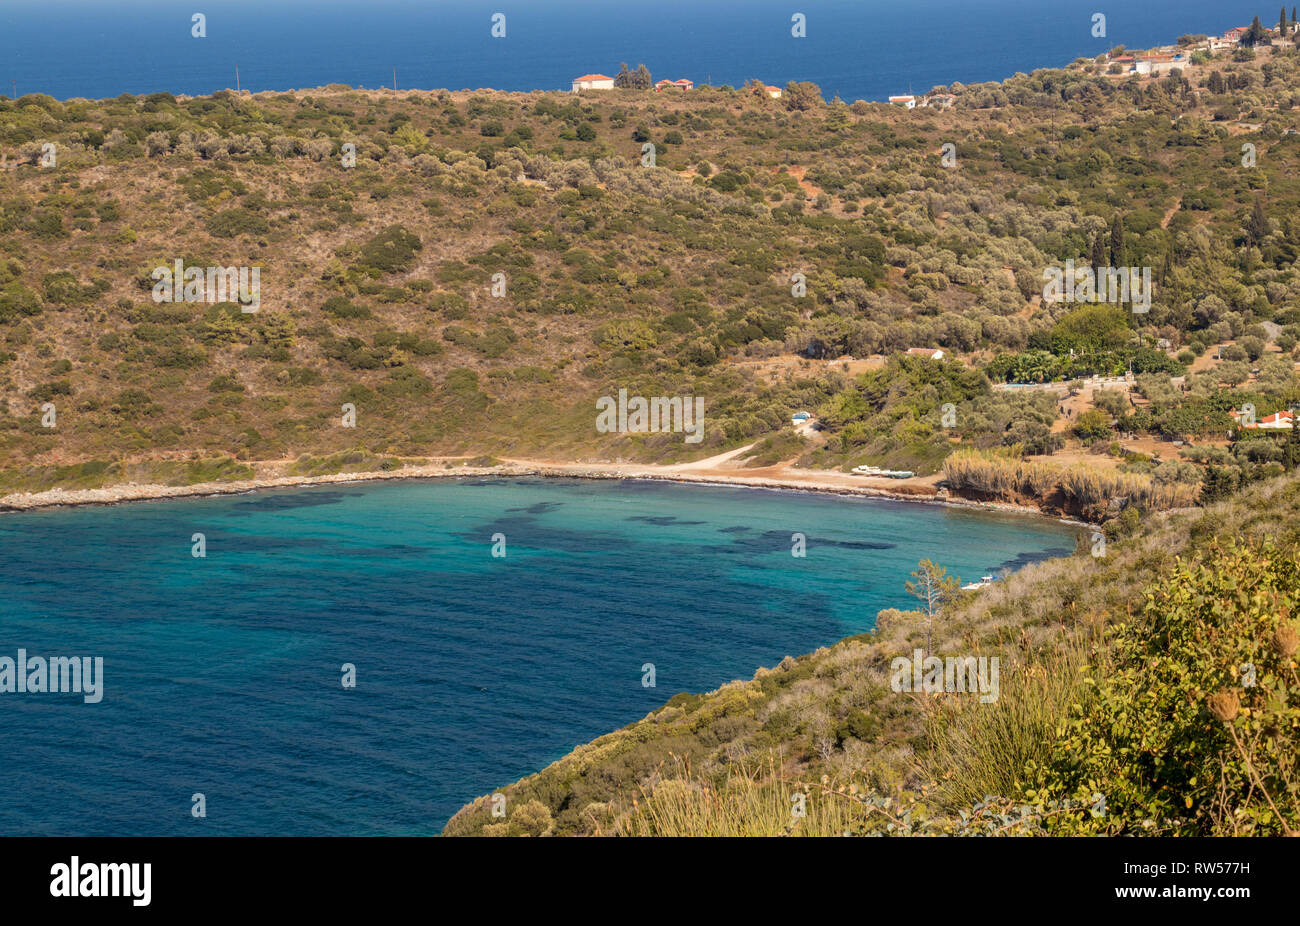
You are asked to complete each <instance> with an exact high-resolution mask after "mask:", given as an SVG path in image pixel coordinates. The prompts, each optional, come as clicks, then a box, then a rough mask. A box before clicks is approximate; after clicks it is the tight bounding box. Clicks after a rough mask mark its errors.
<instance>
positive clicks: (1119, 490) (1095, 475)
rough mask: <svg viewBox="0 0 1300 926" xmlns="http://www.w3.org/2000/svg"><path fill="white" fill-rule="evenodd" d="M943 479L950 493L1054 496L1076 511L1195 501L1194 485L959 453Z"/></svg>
mask: <svg viewBox="0 0 1300 926" xmlns="http://www.w3.org/2000/svg"><path fill="white" fill-rule="evenodd" d="M943 468H944V477H945V478H946V479H947V480H948V483H949V484H950V485H951V486H952V487H953V488H954V489H956V490H958V491H961V490H963V489H971V490H974V491H977V492H981V493H983V494H986V495H991V496H993V497H995V498H1001V499H1006V500H1013V499H1016V498H1022V497H1030V498H1037V499H1043V498H1047V497H1049V496H1051V495H1052V494H1053V493H1054V492H1056V491H1058V490H1059V491H1060V492H1061V493H1062V494H1063V495H1064V496H1065V498H1066V499H1067V500H1072V501H1075V502H1076V503H1077V504H1078V505H1079V506H1080V507H1081V508H1086V507H1090V506H1094V505H1105V504H1107V503H1109V502H1110V501H1111V500H1112V499H1120V500H1122V501H1124V502H1127V503H1130V504H1136V505H1139V506H1141V507H1143V508H1147V509H1153V510H1158V509H1165V508H1185V507H1189V506H1191V505H1192V504H1194V503H1195V501H1196V496H1197V493H1198V491H1199V486H1197V485H1191V484H1188V483H1173V484H1170V485H1161V484H1159V483H1157V482H1156V481H1155V480H1154V479H1152V478H1151V477H1150V476H1146V475H1143V474H1140V473H1121V472H1116V471H1113V470H1106V469H1099V468H1096V467H1091V466H1070V467H1065V466H1057V465H1054V464H1051V463H1042V462H1033V461H1026V460H1020V459H1016V458H1012V457H1006V456H998V455H992V454H986V453H981V452H979V451H976V450H959V451H957V452H956V453H953V454H951V455H950V456H949V457H948V458H947V459H946V460H945V461H944V464H943Z"/></svg>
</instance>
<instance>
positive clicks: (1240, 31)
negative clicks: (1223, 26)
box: [1223, 26, 1250, 45]
mask: <svg viewBox="0 0 1300 926" xmlns="http://www.w3.org/2000/svg"><path fill="white" fill-rule="evenodd" d="M1249 31H1250V27H1249V26H1237V27H1236V28H1235V29H1229V30H1228V31H1227V32H1225V33H1223V40H1224V41H1225V42H1231V43H1233V44H1234V45H1235V44H1237V43H1239V42H1240V41H1241V38H1242V36H1244V35H1245V34H1246V33H1247V32H1249Z"/></svg>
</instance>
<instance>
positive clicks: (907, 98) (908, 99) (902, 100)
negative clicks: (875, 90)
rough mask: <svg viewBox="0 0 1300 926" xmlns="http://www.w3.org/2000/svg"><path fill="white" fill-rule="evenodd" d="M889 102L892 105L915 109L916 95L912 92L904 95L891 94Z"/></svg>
mask: <svg viewBox="0 0 1300 926" xmlns="http://www.w3.org/2000/svg"><path fill="white" fill-rule="evenodd" d="M889 103H890V105H891V106H901V107H903V108H904V109H915V108H916V97H914V96H912V95H911V94H910V93H909V94H906V95H904V96H891V97H890V98H889Z"/></svg>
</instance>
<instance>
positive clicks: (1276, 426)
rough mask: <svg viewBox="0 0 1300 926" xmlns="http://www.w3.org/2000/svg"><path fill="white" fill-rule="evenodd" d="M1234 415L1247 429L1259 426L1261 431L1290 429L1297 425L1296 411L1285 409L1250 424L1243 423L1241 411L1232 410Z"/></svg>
mask: <svg viewBox="0 0 1300 926" xmlns="http://www.w3.org/2000/svg"><path fill="white" fill-rule="evenodd" d="M1232 417H1233V418H1235V419H1237V422H1238V424H1240V425H1241V427H1242V428H1244V429H1246V430H1251V429H1255V428H1258V429H1259V430H1261V431H1290V430H1291V429H1292V428H1293V427H1295V413H1294V412H1290V411H1285V410H1284V411H1280V412H1274V413H1273V414H1271V415H1265V416H1264V417H1263V418H1261V419H1259V420H1258V421H1254V422H1250V423H1249V424H1241V417H1242V416H1241V412H1238V411H1234V412H1232Z"/></svg>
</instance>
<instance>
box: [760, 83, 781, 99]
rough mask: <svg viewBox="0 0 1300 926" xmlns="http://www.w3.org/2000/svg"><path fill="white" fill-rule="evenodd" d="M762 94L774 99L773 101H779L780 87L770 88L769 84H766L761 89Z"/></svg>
mask: <svg viewBox="0 0 1300 926" xmlns="http://www.w3.org/2000/svg"><path fill="white" fill-rule="evenodd" d="M763 92H764V93H766V94H767V95H768V96H770V97H771V98H772V99H774V100H779V99H781V88H780V87H774V86H772V85H771V84H767V85H766V86H765V87H763Z"/></svg>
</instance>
